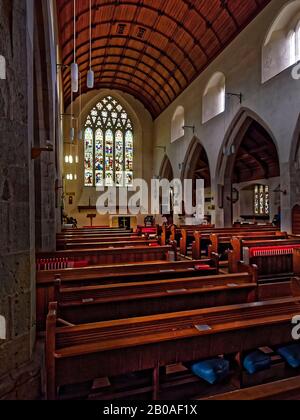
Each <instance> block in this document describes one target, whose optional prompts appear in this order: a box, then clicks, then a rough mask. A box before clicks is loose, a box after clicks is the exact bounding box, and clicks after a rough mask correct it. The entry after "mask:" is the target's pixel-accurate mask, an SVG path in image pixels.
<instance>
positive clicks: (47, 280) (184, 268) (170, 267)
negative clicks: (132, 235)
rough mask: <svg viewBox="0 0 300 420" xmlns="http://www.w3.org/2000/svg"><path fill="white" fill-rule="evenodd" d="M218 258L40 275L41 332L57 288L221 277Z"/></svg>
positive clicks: (37, 304) (137, 264)
mask: <svg viewBox="0 0 300 420" xmlns="http://www.w3.org/2000/svg"><path fill="white" fill-rule="evenodd" d="M218 273H219V265H218V258H217V256H215V258H213V259H207V260H205V259H204V260H201V261H176V262H169V261H156V262H147V263H135V264H122V265H111V266H99V267H86V268H77V269H76V268H75V269H63V270H54V271H40V272H38V273H37V286H36V287H37V298H36V302H37V303H36V307H37V316H36V317H37V328H38V330H39V331H43V330H45V321H46V317H47V312H48V305H49V303H50V302H53V301H54V300H55V290H56V285H57V284H60V285H62V286H63V287H69V288H70V287H75V288H78V287H88V286H97V285H101V286H102V285H108V284H120V283H121V284H122V283H132V282H135V283H137V282H145V281H151V280H155V281H158V280H168V279H180V278H190V277H199V276H210V275H217V274H218Z"/></svg>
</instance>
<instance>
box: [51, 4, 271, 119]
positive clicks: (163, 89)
mask: <svg viewBox="0 0 300 420" xmlns="http://www.w3.org/2000/svg"><path fill="white" fill-rule="evenodd" d="M270 1H271V0H118V1H116V0H115V1H113V0H92V8H93V9H92V22H93V28H92V39H93V43H92V55H93V69H94V71H95V76H96V79H95V80H96V84H95V87H96V88H97V89H100V88H112V89H120V90H122V91H124V92H127V93H130V94H132V95H133V96H135V97H136V98H137V99H139V100H140V101H141V102H142V103H143V104H144V105H145V107H146V108H147V109H148V110H149V111H150V112H151V114H152V116H153V117H154V118H155V117H157V116H158V115H159V114H160V113H161V112H162V111H163V110H164V109H166V108H167V107H168V105H170V103H171V102H172V101H173V100H174V99H175V98H176V97H177V96H178V95H179V94H180V93H181V92H182V91H183V90H184V89H185V88H186V87H187V86H188V85H189V84H190V83H191V82H192V81H193V80H194V79H195V78H196V77H197V76H198V75H199V74H200V73H201V71H203V69H204V68H205V67H206V66H207V65H208V64H209V63H210V62H211V61H212V60H213V59H214V58H215V57H216V56H217V55H218V54H219V53H220V52H221V51H222V50H223V49H224V48H225V47H226V46H227V45H228V44H229V43H230V42H231V41H232V40H233V39H234V38H235V37H236V35H238V33H239V32H240V31H241V30H242V29H243V28H244V27H245V26H246V25H247V24H248V23H250V21H251V20H252V19H254V18H255V17H256V16H257V14H258V13H259V12H260V11H261V10H262V9H263V8H264V7H265V6H266V5H267V4H268V3H269V2H270ZM76 4H77V61H78V63H79V65H80V72H81V73H82V75H84V76H83V78H82V92H83V93H84V92H86V90H87V89H86V73H87V70H88V68H89V0H77V1H76ZM57 8H58V21H59V32H60V42H61V49H62V59H63V64H64V65H70V64H71V63H72V62H73V45H74V44H73V0H57ZM63 82H64V96H65V100H66V103H67V104H69V103H70V96H71V94H70V70H69V69H68V68H65V69H63Z"/></svg>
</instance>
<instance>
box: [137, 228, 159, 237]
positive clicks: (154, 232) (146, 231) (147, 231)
mask: <svg viewBox="0 0 300 420" xmlns="http://www.w3.org/2000/svg"><path fill="white" fill-rule="evenodd" d="M136 232H137V234H138V235H140V236H142V235H147V236H149V235H151V236H158V235H159V232H160V227H159V226H155V227H145V226H138V227H137V230H136Z"/></svg>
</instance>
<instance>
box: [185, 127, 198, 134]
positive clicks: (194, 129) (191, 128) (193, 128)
mask: <svg viewBox="0 0 300 420" xmlns="http://www.w3.org/2000/svg"><path fill="white" fill-rule="evenodd" d="M182 129H183V130H184V131H185V130H186V129H190V130H193V134H195V131H196V128H195V126H194V125H184V126H183V127H182Z"/></svg>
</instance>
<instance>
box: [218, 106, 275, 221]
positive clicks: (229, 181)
mask: <svg viewBox="0 0 300 420" xmlns="http://www.w3.org/2000/svg"><path fill="white" fill-rule="evenodd" d="M219 163H220V165H219V167H218V170H217V172H218V173H219V174H220V178H219V180H220V187H221V189H222V200H219V201H222V203H219V207H220V208H222V209H223V210H224V223H225V225H226V226H230V225H232V223H233V222H248V223H253V222H260V223H266V222H267V223H269V222H272V220H273V217H274V216H278V215H279V213H280V205H281V179H280V163H279V156H278V151H277V146H276V143H275V140H274V137H273V135H272V134H271V132H270V131H269V130H268V128H267V127H266V126H265V124H264V123H263V122H261V121H260V119H259V118H255V117H254V115H252V113H248V112H246V111H242V112H241V113H240V114H239V115H238V117H237V118H236V120H235V125H233V126H232V127H231V128H230V130H229V136H228V138H227V141H226V142H225V143H224V148H223V150H222V151H221V157H220V161H219Z"/></svg>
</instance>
